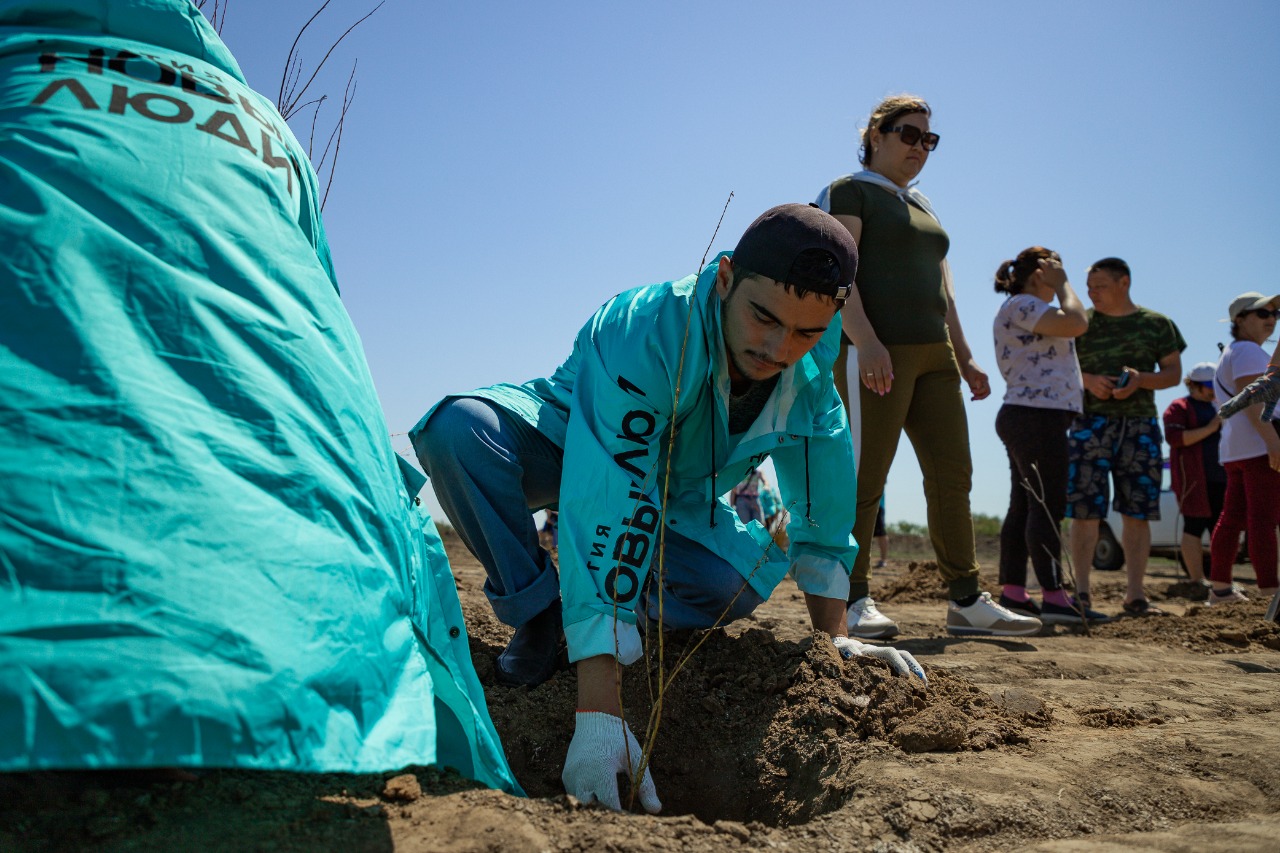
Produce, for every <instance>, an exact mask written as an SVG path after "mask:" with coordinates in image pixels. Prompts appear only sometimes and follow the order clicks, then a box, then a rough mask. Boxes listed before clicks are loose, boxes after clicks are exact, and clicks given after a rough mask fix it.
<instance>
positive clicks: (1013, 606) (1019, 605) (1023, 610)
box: [1000, 592, 1040, 617]
mask: <svg viewBox="0 0 1280 853" xmlns="http://www.w3.org/2000/svg"><path fill="white" fill-rule="evenodd" d="M1000 606H1001V607H1003V608H1005V609H1006V610H1012V611H1013V612H1014V613H1020V614H1022V615H1023V616H1035V617H1039V616H1040V605H1038V604H1036V603H1035V602H1034V601H1032V600H1031V599H1029V598H1028V599H1027V600H1026V601H1014V600H1013V599H1012V598H1010V597H1009V596H1007V595H1005V594H1004V593H1003V592H1002V593H1000Z"/></svg>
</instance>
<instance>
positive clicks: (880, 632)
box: [848, 595, 898, 640]
mask: <svg viewBox="0 0 1280 853" xmlns="http://www.w3.org/2000/svg"><path fill="white" fill-rule="evenodd" d="M848 620H849V635H850V636H852V637H861V638H862V639H864V640H878V639H883V638H885V637H892V636H893V635H894V634H896V633H898V623H897V622H894V621H893V620H892V619H890V618H889V617H888V616H885V615H884V614H883V613H881V612H880V610H879V608H877V607H876V602H875V600H874V599H873V598H872V597H871V596H869V595H864V596H863V597H862V598H859V599H858V600H857V601H855V602H853V603H852V604H850V605H849V613H848Z"/></svg>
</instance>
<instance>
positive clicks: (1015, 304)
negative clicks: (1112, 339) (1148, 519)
mask: <svg viewBox="0 0 1280 853" xmlns="http://www.w3.org/2000/svg"><path fill="white" fill-rule="evenodd" d="M995 288H996V293H1004V294H1007V296H1008V298H1007V299H1005V301H1004V304H1002V305H1001V306H1000V309H999V310H998V311H997V312H996V318H995V323H994V327H993V330H994V334H995V346H996V364H997V365H999V367H1000V374H1001V375H1002V376H1003V377H1004V381H1005V384H1006V386H1007V390H1006V391H1005V395H1004V405H1003V406H1001V407H1000V412H999V413H998V414H997V415H996V434H997V435H999V436H1000V440H1001V441H1003V442H1004V446H1005V449H1006V450H1007V451H1008V454H1009V471H1010V474H1011V476H1012V483H1011V485H1010V490H1009V512H1008V513H1007V514H1006V515H1005V518H1004V524H1003V525H1002V526H1001V528H1000V583H1001V584H1003V591H1002V592H1001V594H1000V604H1001V605H1003V606H1004V607H1007V608H1009V609H1010V610H1012V611H1014V612H1017V613H1025V614H1027V615H1029V616H1038V617H1039V618H1040V621H1041V622H1043V623H1045V624H1046V625H1078V624H1080V623H1082V622H1084V621H1085V620H1086V619H1088V620H1089V621H1095V622H1096V621H1106V618H1107V617H1106V616H1104V615H1103V614H1101V613H1098V612H1096V611H1094V610H1090V609H1089V608H1087V607H1086V606H1085V605H1084V604H1083V603H1081V602H1079V601H1073V600H1072V599H1071V598H1070V596H1068V595H1067V592H1066V590H1065V589H1064V588H1063V575H1062V562H1061V558H1062V541H1061V536H1060V534H1059V532H1058V531H1059V529H1060V527H1061V524H1062V518H1063V515H1064V513H1065V512H1066V502H1067V467H1068V465H1067V427H1069V426H1070V425H1071V421H1072V419H1073V418H1074V417H1075V416H1076V415H1078V414H1080V413H1081V411H1082V410H1083V400H1082V392H1081V381H1080V365H1079V363H1078V362H1077V361H1076V347H1075V339H1076V338H1078V337H1079V336H1080V335H1082V334H1084V332H1085V330H1086V329H1088V328H1089V321H1088V319H1087V318H1086V315H1085V309H1084V305H1082V304H1081V302H1080V298H1079V297H1078V296H1076V292H1075V290H1073V289H1072V287H1071V282H1069V281H1068V280H1067V274H1066V271H1065V270H1063V268H1062V258H1060V257H1059V256H1058V253H1057V252H1052V251H1050V250H1048V249H1046V248H1044V247H1043V246H1032V247H1031V248H1029V249H1024V250H1023V251H1022V252H1020V253H1019V254H1018V257H1017V258H1016V259H1014V260H1009V261H1005V262H1004V263H1002V264H1000V267H999V268H998V269H997V270H996V276H995ZM1055 299H1056V300H1057V302H1058V304H1057V306H1056V307H1055V306H1054V304H1053V303H1054V300H1055ZM1028 558H1030V560H1031V565H1032V567H1033V568H1034V569H1035V573H1036V579H1037V580H1038V581H1039V582H1040V589H1041V592H1042V604H1040V605H1037V604H1036V603H1035V601H1034V600H1032V598H1031V596H1030V595H1029V594H1028V593H1027V560H1028Z"/></svg>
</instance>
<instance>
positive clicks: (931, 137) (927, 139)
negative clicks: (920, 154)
mask: <svg viewBox="0 0 1280 853" xmlns="http://www.w3.org/2000/svg"><path fill="white" fill-rule="evenodd" d="M880 132H881V133H896V134H898V135H899V136H901V137H902V144H903V145H907V146H911V145H915V144H916V143H917V142H919V143H920V147H921V148H923V149H924V150H925V151H932V150H933V149H935V148H937V147H938V140H939V139H941V138H942V137H941V136H938V134H936V133H933V132H932V131H929V132H925V131H923V130H921V129H920V128H918V127H916V126H915V125H914V124H900V125H898V126H897V127H882V128H880ZM922 140H923V141H922Z"/></svg>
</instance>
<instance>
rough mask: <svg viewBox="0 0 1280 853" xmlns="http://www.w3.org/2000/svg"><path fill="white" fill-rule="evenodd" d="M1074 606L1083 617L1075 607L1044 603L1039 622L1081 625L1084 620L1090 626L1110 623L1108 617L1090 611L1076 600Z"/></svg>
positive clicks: (1095, 611)
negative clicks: (1082, 614)
mask: <svg viewBox="0 0 1280 853" xmlns="http://www.w3.org/2000/svg"><path fill="white" fill-rule="evenodd" d="M1076 606H1077V607H1079V608H1080V609H1081V610H1083V611H1084V616H1083V617H1082V616H1081V615H1080V613H1079V611H1077V610H1076V608H1075V607H1063V606H1062V605H1061V604H1054V603H1053V602H1050V601H1046V602H1045V603H1044V608H1043V614H1042V615H1041V617H1040V621H1041V622H1043V623H1044V624H1046V625H1081V624H1083V623H1084V620H1085V619H1088V620H1089V622H1090V623H1091V624H1096V623H1099V622H1110V621H1111V617H1110V616H1108V615H1107V614H1105V613H1099V612H1098V611H1097V610H1093V609H1091V608H1090V607H1089V606H1088V605H1086V604H1084V603H1083V602H1082V601H1080V600H1079V599H1078V598H1077V599H1076Z"/></svg>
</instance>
